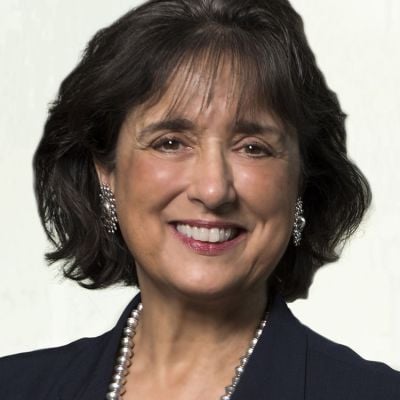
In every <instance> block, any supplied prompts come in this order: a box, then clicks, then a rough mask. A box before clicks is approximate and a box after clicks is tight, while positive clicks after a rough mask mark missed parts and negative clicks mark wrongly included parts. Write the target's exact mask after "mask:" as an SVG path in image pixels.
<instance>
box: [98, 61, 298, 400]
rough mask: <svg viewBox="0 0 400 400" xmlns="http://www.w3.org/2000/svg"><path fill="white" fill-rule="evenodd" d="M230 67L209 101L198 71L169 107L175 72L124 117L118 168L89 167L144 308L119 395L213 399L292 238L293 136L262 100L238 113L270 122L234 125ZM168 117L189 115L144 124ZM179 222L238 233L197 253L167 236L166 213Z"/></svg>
mask: <svg viewBox="0 0 400 400" xmlns="http://www.w3.org/2000/svg"><path fill="white" fill-rule="evenodd" d="M229 74H230V72H229V70H228V69H226V68H225V69H222V70H221V72H220V76H219V77H218V79H217V80H216V81H215V82H216V84H215V85H214V87H213V92H212V98H211V101H210V103H209V104H208V105H207V106H202V100H203V96H204V92H203V90H202V85H201V79H202V77H201V76H199V77H198V82H200V85H198V82H197V84H196V85H193V86H192V87H191V86H190V85H189V87H188V88H187V89H186V92H185V94H184V96H183V97H184V99H185V101H183V102H182V103H183V104H184V106H181V107H178V109H177V110H174V111H173V112H172V113H171V115H168V116H167V115H166V114H167V111H168V109H169V106H170V104H171V102H172V101H173V96H174V93H175V91H174V89H175V88H176V87H177V86H176V85H178V84H179V81H178V80H177V79H178V78H177V79H176V80H175V81H172V82H171V84H170V87H169V90H167V92H166V93H165V94H164V96H163V97H162V98H161V99H160V100H159V101H158V102H157V103H156V104H153V105H152V106H146V104H145V105H142V106H141V107H139V108H137V109H135V110H134V111H132V112H131V113H130V114H129V115H128V117H127V119H126V120H125V122H124V124H123V126H122V129H121V131H120V135H119V140H118V143H117V149H116V167H115V169H113V170H112V171H107V170H105V169H104V168H102V167H101V166H100V165H98V164H97V165H96V167H97V171H98V174H99V178H100V180H101V181H103V182H105V183H108V184H109V185H110V186H111V188H112V190H113V192H114V194H115V198H116V204H117V214H118V219H119V226H120V230H121V233H122V235H123V237H124V239H125V241H126V243H127V245H128V247H129V249H130V250H131V252H132V254H133V256H134V258H135V260H136V263H137V272H138V278H139V284H140V288H141V293H142V302H143V306H144V309H143V312H142V315H141V319H140V323H139V326H138V328H137V334H136V336H135V355H134V359H133V364H132V366H131V367H130V371H129V375H128V382H127V385H126V387H127V392H126V395H125V397H124V398H125V399H128V400H130V399H146V400H149V399H160V398H173V399H175V400H180V399H193V400H194V399H213V398H214V399H217V398H219V397H220V396H221V395H222V394H223V391H224V387H225V386H227V385H228V384H230V382H231V379H232V377H233V374H234V368H235V366H237V365H238V360H239V358H240V357H241V356H242V355H243V354H244V352H245V351H246V349H247V346H248V343H249V340H250V339H251V338H252V336H253V333H254V329H255V328H256V326H257V325H258V322H259V321H260V319H261V317H262V315H263V312H264V310H265V308H266V302H267V293H266V290H265V286H266V281H267V279H268V277H269V276H270V274H271V273H272V272H273V270H274V268H275V267H276V265H277V263H278V261H279V259H280V258H281V257H282V255H283V253H284V251H285V249H286V247H287V244H288V242H289V240H290V237H291V233H292V226H293V221H294V208H295V202H296V198H297V196H298V184H299V164H300V163H299V150H298V143H297V139H296V135H293V134H289V132H287V131H285V129H284V127H283V124H282V123H281V122H280V121H279V119H278V118H277V117H276V116H274V115H273V113H271V112H270V111H269V110H266V109H262V110H261V109H260V110H259V111H257V112H256V113H255V114H254V113H250V112H249V113H246V112H242V113H241V114H243V115H241V120H242V121H243V120H247V121H248V122H251V123H253V126H254V124H257V125H261V126H269V127H270V128H271V129H269V130H267V131H265V132H261V133H254V132H251V131H250V130H249V128H248V124H247V126H246V124H242V126H239V127H238V123H237V122H238V121H237V110H236V104H235V102H234V101H233V102H232V101H228V98H229V87H230V86H229V82H230V75H229ZM178 76H179V75H178ZM204 86H205V85H204ZM203 89H204V90H206V89H205V88H204V87H203ZM245 111H246V110H245ZM247 114H248V115H247ZM165 118H169V119H174V120H176V119H179V120H182V119H185V121H186V122H189V123H190V124H186V125H187V126H185V127H182V126H177V125H179V124H177V123H176V121H175V126H173V127H172V128H171V127H170V128H169V129H163V130H156V131H151V132H149V126H150V125H151V124H154V123H156V122H158V121H160V120H163V119H165ZM181 125H182V124H181ZM239 125H240V124H239ZM235 126H236V128H235ZM144 130H146V131H145V133H143V131H144ZM187 219H197V220H206V221H216V220H218V221H229V222H234V223H237V224H240V225H241V226H243V227H244V228H245V229H246V231H245V233H244V238H243V240H241V241H240V243H238V244H237V245H236V246H235V247H233V248H232V249H230V250H227V251H225V252H224V253H222V254H220V255H217V256H206V255H202V254H197V253H196V252H194V251H193V250H191V249H189V248H188V247H186V246H184V245H183V243H182V242H181V241H180V240H178V239H177V237H176V236H175V235H174V234H173V231H172V229H173V228H172V227H171V225H170V222H172V221H177V220H180V221H182V220H187ZM216 355H218V356H217V357H216Z"/></svg>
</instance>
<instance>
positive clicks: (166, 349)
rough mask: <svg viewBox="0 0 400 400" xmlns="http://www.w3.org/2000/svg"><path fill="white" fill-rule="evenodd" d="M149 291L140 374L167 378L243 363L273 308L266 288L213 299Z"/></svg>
mask: <svg viewBox="0 0 400 400" xmlns="http://www.w3.org/2000/svg"><path fill="white" fill-rule="evenodd" d="M148 289H149V288H148V287H146V286H141V296H142V304H143V311H142V314H141V316H140V321H139V325H138V327H137V330H136V336H135V362H134V366H135V369H136V371H137V373H140V371H142V372H143V373H145V371H149V370H151V371H152V374H156V375H157V374H158V376H159V378H160V379H162V380H164V379H171V376H176V377H178V376H179V377H180V378H182V376H183V374H187V373H188V371H191V373H193V374H196V372H197V371H196V368H197V369H198V370H204V368H206V367H207V368H208V369H211V370H213V369H214V370H215V371H220V370H221V368H222V369H224V368H225V369H226V365H233V366H235V365H237V362H238V360H239V358H240V357H241V356H242V355H243V354H244V352H245V351H246V349H247V347H248V345H249V342H250V340H251V339H252V337H253V335H254V332H255V330H256V328H257V326H258V324H259V322H260V320H261V319H262V318H263V316H264V314H265V309H266V305H267V293H266V290H265V285H262V287H261V286H260V288H257V289H255V288H252V289H251V290H248V291H247V292H243V293H240V294H238V293H237V292H236V293H235V294H234V295H233V294H232V295H231V296H224V297H221V298H218V299H211V300H210V299H207V300H204V299H196V300H193V298H186V297H185V296H184V295H182V294H175V293H171V292H170V291H168V292H167V291H162V290H157V291H155V290H148ZM216 355H218V356H217V357H216ZM150 368H151V369H150ZM231 373H232V369H229V374H231Z"/></svg>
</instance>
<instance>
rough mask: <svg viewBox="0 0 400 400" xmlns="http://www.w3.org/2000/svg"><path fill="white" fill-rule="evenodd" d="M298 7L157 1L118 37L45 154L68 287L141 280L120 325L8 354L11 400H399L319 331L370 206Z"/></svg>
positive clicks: (88, 73)
mask: <svg viewBox="0 0 400 400" xmlns="http://www.w3.org/2000/svg"><path fill="white" fill-rule="evenodd" d="M345 138H346V133H345V129H344V114H343V112H342V111H341V109H340V106H339V104H338V101H337V98H336V96H335V94H334V93H333V92H331V91H330V90H329V89H328V88H327V86H326V84H325V82H324V79H323V76H322V74H321V72H320V71H319V69H318V68H317V66H316V63H315V59H314V56H313V54H312V52H311V50H310V48H309V46H308V44H307V42H306V39H305V36H304V32H303V27H302V22H301V19H300V17H299V16H298V15H297V14H296V13H295V12H294V10H293V9H292V8H291V6H290V5H289V3H288V2H287V1H286V0H270V1H259V0H248V1H243V0H241V1H239V0H230V1H228V0H220V1H218V0H169V1H167V0H164V1H161V0H157V1H156V0H153V1H149V2H147V3H145V4H144V5H142V6H141V7H139V8H137V9H135V10H133V11H131V12H129V13H128V14H126V15H125V16H123V17H122V18H121V19H120V20H118V21H117V22H116V23H114V24H113V25H111V26H110V27H108V28H107V29H104V30H102V31H100V32H99V33H98V34H97V35H96V36H95V37H94V38H93V39H92V41H91V42H90V43H89V46H88V47H87V49H86V52H85V55H84V57H83V59H82V61H81V62H80V63H79V65H78V66H77V68H76V69H75V70H74V71H73V72H72V73H71V74H70V75H69V76H68V77H67V78H66V79H65V80H64V82H63V83H62V85H61V88H60V92H59V95H58V98H57V99H56V101H55V102H54V104H53V106H52V108H51V110H50V113H49V117H48V120H47V123H46V126H45V130H44V135H43V138H42V140H41V142H40V144H39V147H38V149H37V152H36V154H35V158H34V171H35V179H36V183H35V191H36V195H37V199H38V204H39V212H40V216H41V219H42V222H43V226H44V228H45V230H46V233H47V235H48V237H49V239H50V240H51V241H52V243H53V244H54V246H55V249H54V251H52V252H51V253H49V254H48V255H47V257H48V260H49V261H50V262H56V261H63V262H64V274H65V276H66V277H68V278H71V279H74V280H76V281H77V282H79V283H80V284H81V285H82V286H84V287H87V288H92V289H95V288H101V287H107V286H110V285H112V284H115V283H121V282H124V283H125V284H127V285H137V286H138V287H139V288H140V294H139V295H138V296H137V297H136V298H134V299H133V300H132V302H131V303H130V304H129V305H128V307H127V308H126V310H125V312H124V313H123V315H122V316H121V318H120V320H119V321H118V323H117V325H116V327H115V328H114V329H113V330H112V331H110V332H107V333H106V334H104V335H102V336H100V337H97V338H91V339H81V340H79V341H77V342H74V343H71V344H69V345H67V346H64V347H61V348H54V349H47V350H40V351H36V352H31V353H25V354H20V355H15V356H10V357H6V358H3V359H2V360H0V376H1V381H0V382H1V384H0V395H1V396H0V397H1V399H13V400H15V399H28V398H29V399H63V400H66V399H79V400H84V399H86V400H89V399H104V398H107V399H119V398H123V399H125V400H126V399H127V400H130V399H146V400H147V399H164V398H173V399H183V398H185V399H224V400H227V399H232V400H239V399H246V400H248V399H279V400H281V399H307V400H309V399H363V400H365V399H388V400H392V399H393V400H394V399H398V398H399V396H400V375H399V373H398V372H396V371H394V370H392V369H390V368H389V367H388V366H386V365H384V364H382V363H377V362H371V361H366V360H363V359H362V358H361V357H359V356H358V355H357V354H355V353H354V352H353V351H352V350H350V349H348V348H347V347H345V346H342V345H338V344H335V343H333V342H331V341H329V340H327V339H325V338H323V337H321V336H319V335H318V334H316V333H315V332H313V331H311V330H310V329H309V328H307V327H305V326H304V325H302V324H301V323H300V322H299V321H297V320H296V319H295V317H294V316H293V315H292V314H291V313H290V311H289V309H288V307H287V305H286V302H287V301H293V300H295V299H297V298H305V297H307V292H308V289H309V287H310V285H311V282H312V278H313V276H314V274H315V272H316V271H317V270H318V269H319V268H320V267H321V266H322V265H324V264H326V263H328V262H332V261H335V260H337V258H338V252H337V247H338V246H339V245H341V244H342V243H343V242H344V241H345V240H346V239H347V238H349V237H350V235H351V234H352V233H353V232H354V231H355V229H356V228H357V226H358V225H359V223H360V221H361V219H362V217H363V215H364V213H365V211H366V209H367V208H368V205H369V204H370V200H371V195H370V189H369V186H368V183H367V181H366V179H365V178H364V176H363V175H362V173H361V172H360V171H359V170H358V168H357V167H356V166H355V165H354V164H353V163H352V162H351V161H350V160H349V159H348V157H347V154H346V145H345Z"/></svg>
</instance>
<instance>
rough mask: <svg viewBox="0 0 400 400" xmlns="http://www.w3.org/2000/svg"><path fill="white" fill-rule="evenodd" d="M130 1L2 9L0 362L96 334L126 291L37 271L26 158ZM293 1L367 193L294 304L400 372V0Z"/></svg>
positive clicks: (0, 5) (39, 255)
mask: <svg viewBox="0 0 400 400" xmlns="http://www.w3.org/2000/svg"><path fill="white" fill-rule="evenodd" d="M135 4H137V2H135V1H132V0H131V1H129V0H119V1H117V0H114V1H113V2H109V1H107V2H99V1H97V0H85V1H83V2H82V1H80V0H79V1H78V0H69V1H68V2H66V1H61V0H35V1H30V0H20V1H18V0H2V1H1V2H0V60H1V62H0V77H1V78H0V85H1V86H0V89H1V90H0V108H1V116H0V144H1V151H0V182H1V196H0V206H1V207H0V218H1V228H0V260H1V261H0V262H1V274H0V276H1V278H0V279H1V281H0V320H1V340H0V355H5V354H10V353H16V352H22V351H27V350H32V349H37V348H43V347H49V346H56V345H61V344H64V343H67V342H69V341H72V340H75V339H77V338H80V337H83V336H94V335H98V334H100V333H102V332H104V331H105V330H107V329H109V328H111V327H112V326H113V325H114V323H115V321H116V319H117V317H118V316H119V314H120V312H121V311H122V309H123V308H124V306H125V305H126V303H127V302H128V301H129V299H130V298H131V297H132V296H133V294H134V290H133V289H129V288H128V289H126V288H125V289H123V288H117V289H108V290H104V291H95V292H93V291H92V292H90V291H87V290H84V289H81V288H79V287H78V286H77V285H75V284H72V283H69V282H62V280H61V278H60V276H59V275H58V274H57V273H56V271H55V270H54V269H50V268H47V267H46V266H45V263H44V261H43V253H44V251H45V249H46V248H47V246H48V245H47V243H46V240H45V238H44V234H43V232H42V229H41V226H40V223H39V219H38V217H37V213H36V205H35V200H34V197H33V192H32V173H31V159H32V154H33V152H34V149H35V146H36V145H37V143H38V140H39V138H40V136H41V131H42V126H43V122H44V120H45V116H46V108H47V104H48V103H49V102H50V101H51V100H52V99H53V97H54V95H55V94H56V91H57V88H58V85H59V84H60V82H61V80H62V79H63V78H64V77H65V76H66V74H67V73H68V72H69V71H70V70H71V69H72V67H73V66H74V65H75V64H76V62H77V61H78V58H79V55H80V53H81V51H82V49H83V48H84V46H85V44H86V42H87V41H88V39H89V38H90V37H91V36H92V35H93V34H94V33H95V31H97V30H98V29H99V28H101V27H103V26H105V25H106V24H109V23H111V22H112V21H113V20H114V19H116V18H117V17H118V16H120V15H121V14H122V13H124V12H125V11H127V10H128V9H129V8H131V7H132V6H134V5H135ZM293 5H294V6H295V7H296V9H297V10H298V11H299V12H300V14H301V15H302V16H303V18H304V20H305V25H306V30H307V34H308V37H309V40H310V42H311V45H312V47H313V49H314V51H315V53H316V55H317V58H318V62H319V64H320V66H321V68H322V70H323V71H324V72H325V75H326V78H327V80H328V83H329V85H330V86H331V87H332V88H333V89H334V90H335V91H337V92H338V93H339V97H340V100H341V102H342V105H343V108H344V110H345V111H346V112H347V113H348V114H349V119H348V122H347V126H348V134H349V138H348V146H349V152H350V154H351V157H352V158H353V159H354V160H355V161H356V162H357V163H358V164H359V166H360V167H361V169H362V170H363V171H364V172H365V174H366V175H367V177H368V178H369V180H370V183H371V186H372V189H373V193H374V196H375V197H374V203H373V207H372V209H371V211H370V213H369V215H368V218H367V219H366V221H365V223H364V224H363V225H362V227H361V229H360V230H359V233H358V234H357V235H356V236H355V237H354V239H353V240H352V242H351V243H350V244H349V246H348V247H347V249H346V251H345V252H344V254H343V257H342V259H341V261H340V262H338V263H336V264H334V265H329V266H327V267H326V268H324V269H323V270H321V271H320V272H319V273H318V274H317V276H316V278H315V281H314V284H313V286H312V289H311V291H310V296H309V299H308V300H306V301H304V300H301V301H297V302H295V303H293V304H291V305H290V307H291V309H292V310H293V311H294V313H295V314H296V315H297V316H298V318H299V319H300V320H302V321H303V322H304V323H305V324H307V325H309V326H310V327H311V328H313V329H314V330H316V331H318V332H319V333H321V334H323V335H324V336H327V337H328V338H331V339H332V340H335V341H338V342H341V343H344V344H347V345H348V346H350V347H352V348H353V349H354V350H356V351H357V352H358V353H359V354H361V355H362V356H363V357H365V358H368V359H374V360H380V361H383V362H386V363H388V364H389V365H391V366H392V367H394V368H396V369H398V370H400V266H399V265H400V263H399V260H398V254H397V251H398V247H399V244H400V243H399V239H400V234H399V229H400V217H399V215H400V189H399V187H400V173H399V171H398V161H399V158H400V130H399V127H400V96H399V90H400V75H399V71H400V56H399V53H400V2H399V1H398V0H380V1H376V0H323V1H321V0H293ZM305 206H306V207H307V204H306V205H305Z"/></svg>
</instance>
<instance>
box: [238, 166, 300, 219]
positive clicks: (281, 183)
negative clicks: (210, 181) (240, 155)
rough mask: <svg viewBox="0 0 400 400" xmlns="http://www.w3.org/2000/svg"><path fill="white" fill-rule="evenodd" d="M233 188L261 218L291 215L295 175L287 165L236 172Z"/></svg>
mask: <svg viewBox="0 0 400 400" xmlns="http://www.w3.org/2000/svg"><path fill="white" fill-rule="evenodd" d="M235 181H236V187H237V190H238V192H239V193H240V196H241V198H242V199H243V200H244V201H245V203H246V204H247V205H248V206H249V207H251V208H252V210H253V211H255V212H256V213H257V214H258V215H259V216H260V217H262V216H266V215H270V214H276V213H278V214H281V213H284V214H285V215H287V214H288V212H290V210H291V208H292V205H293V204H294V202H295V197H296V194H297V181H298V175H297V171H296V170H295V169H294V168H291V165H290V164H289V163H286V162H283V161H282V162H279V161H276V160H274V161H271V165H269V166H262V167H259V166H257V167H253V168H246V169H240V170H238V172H237V174H236V177H235Z"/></svg>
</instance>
